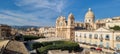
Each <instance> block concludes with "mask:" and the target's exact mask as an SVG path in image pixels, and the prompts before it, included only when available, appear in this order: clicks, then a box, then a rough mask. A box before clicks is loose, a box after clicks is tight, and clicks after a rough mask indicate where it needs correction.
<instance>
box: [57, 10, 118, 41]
mask: <svg viewBox="0 0 120 54" xmlns="http://www.w3.org/2000/svg"><path fill="white" fill-rule="evenodd" d="M74 19H75V18H74V15H73V14H70V15H69V16H68V20H66V19H65V17H63V16H60V17H58V18H57V20H56V36H59V37H63V38H66V39H72V38H73V39H74V36H75V35H74V33H75V32H76V30H87V31H88V30H96V29H98V28H101V27H104V28H106V29H110V27H114V26H120V17H113V18H105V19H100V20H97V19H96V20H95V15H94V13H93V11H92V9H91V8H89V9H88V11H87V13H86V14H85V19H84V22H75V21H74ZM71 37H72V38H71Z"/></svg>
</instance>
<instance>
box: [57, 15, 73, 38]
mask: <svg viewBox="0 0 120 54" xmlns="http://www.w3.org/2000/svg"><path fill="white" fill-rule="evenodd" d="M56 36H57V37H62V38H66V39H71V40H73V39H74V16H73V14H72V13H71V14H69V16H68V21H66V19H65V17H63V16H60V17H58V18H57V20H56Z"/></svg>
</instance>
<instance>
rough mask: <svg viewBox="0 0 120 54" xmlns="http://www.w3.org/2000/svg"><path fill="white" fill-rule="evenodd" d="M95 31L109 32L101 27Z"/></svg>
mask: <svg viewBox="0 0 120 54" xmlns="http://www.w3.org/2000/svg"><path fill="white" fill-rule="evenodd" d="M95 31H106V32H109V31H110V30H108V29H105V28H103V27H101V28H99V29H97V30H95Z"/></svg>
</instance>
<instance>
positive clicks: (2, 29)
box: [0, 24, 11, 39]
mask: <svg viewBox="0 0 120 54" xmlns="http://www.w3.org/2000/svg"><path fill="white" fill-rule="evenodd" d="M10 36H11V27H10V26H8V25H4V24H0V39H6V38H8V37H10Z"/></svg>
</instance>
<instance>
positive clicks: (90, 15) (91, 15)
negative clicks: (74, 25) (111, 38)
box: [85, 8, 95, 18]
mask: <svg viewBox="0 0 120 54" xmlns="http://www.w3.org/2000/svg"><path fill="white" fill-rule="evenodd" d="M94 17H95V16H94V13H93V12H92V10H91V8H89V9H88V12H87V13H86V15H85V18H94Z"/></svg>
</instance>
